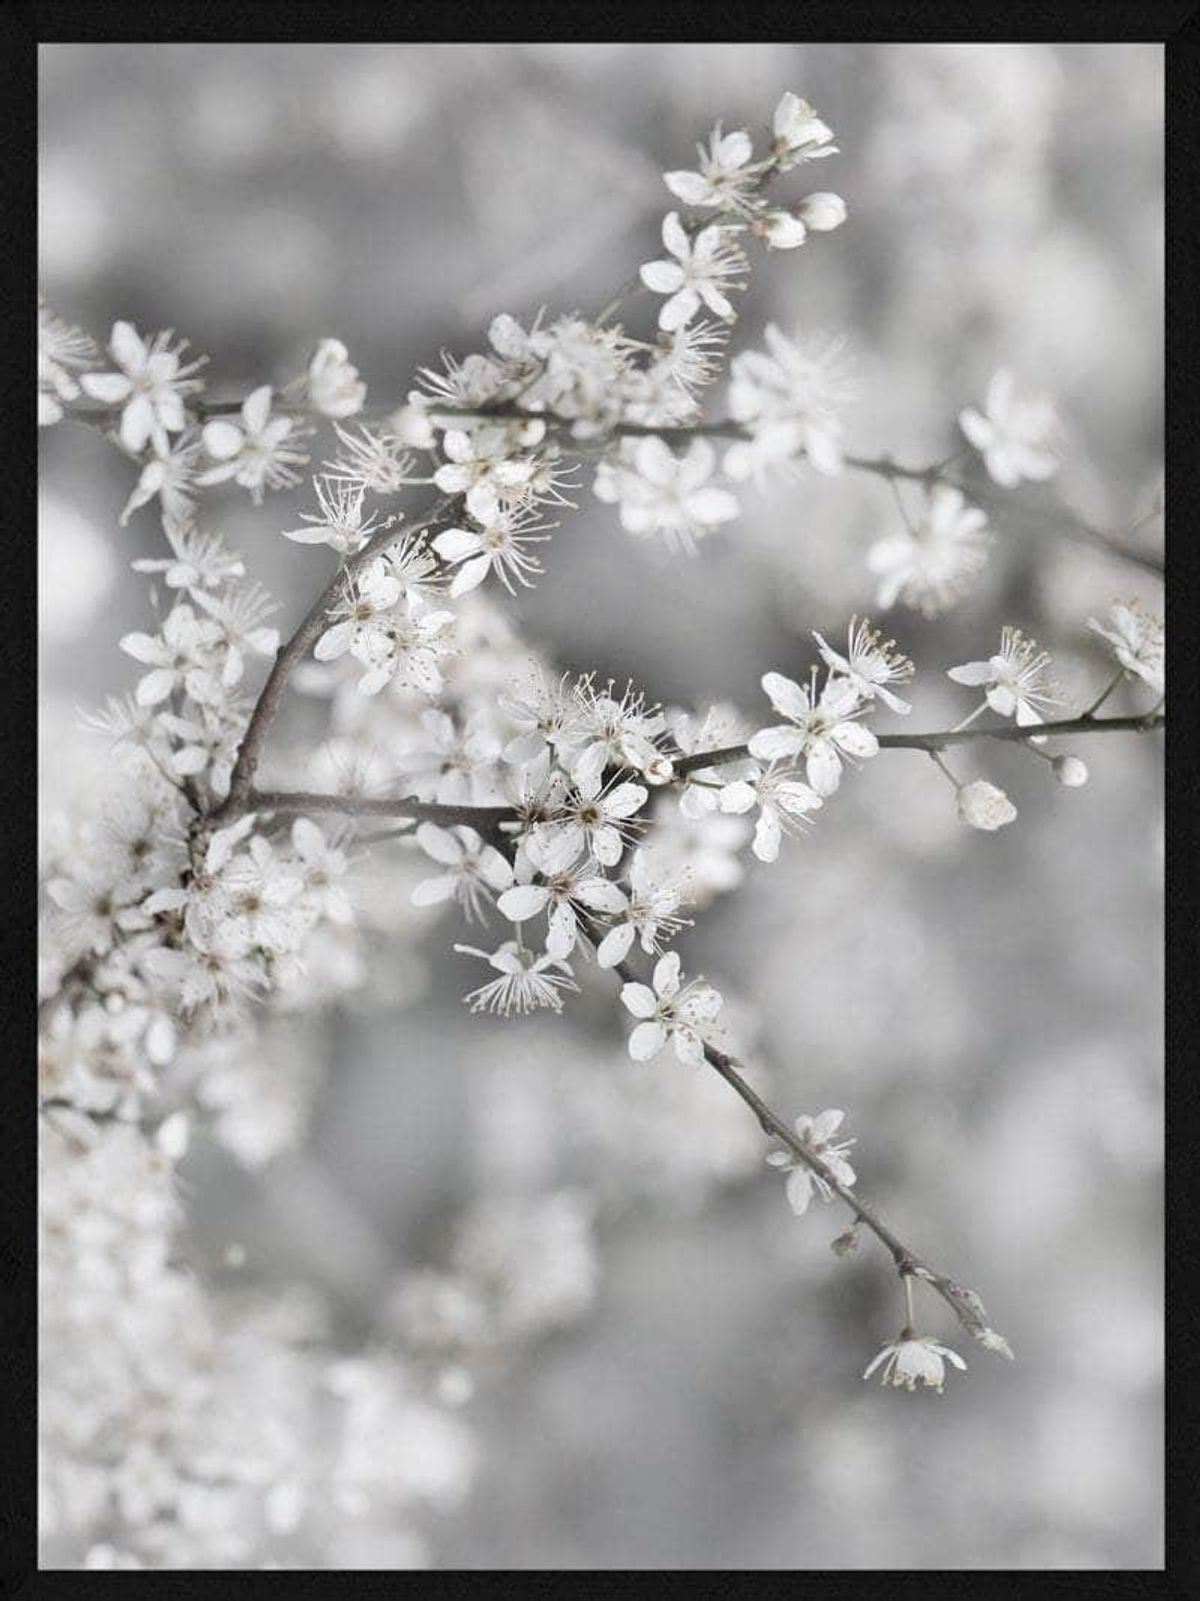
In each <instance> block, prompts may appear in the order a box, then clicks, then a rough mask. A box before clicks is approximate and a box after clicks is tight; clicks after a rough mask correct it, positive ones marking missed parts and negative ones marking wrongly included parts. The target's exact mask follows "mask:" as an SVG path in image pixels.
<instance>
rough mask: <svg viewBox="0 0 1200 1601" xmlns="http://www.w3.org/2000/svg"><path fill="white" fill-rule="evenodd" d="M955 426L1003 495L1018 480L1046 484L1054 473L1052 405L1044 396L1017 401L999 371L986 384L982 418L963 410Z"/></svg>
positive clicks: (1055, 437) (1008, 375) (1013, 387)
mask: <svg viewBox="0 0 1200 1601" xmlns="http://www.w3.org/2000/svg"><path fill="white" fill-rule="evenodd" d="M958 422H959V427H960V428H961V429H962V431H963V433H964V434H966V436H967V438H968V439H969V440H970V441H971V443H972V444H973V445H974V446H975V448H976V450H978V451H979V452H980V453H981V454H982V456H983V461H984V465H985V466H986V468H987V470H988V473H989V475H990V476H991V477H992V478H993V479H994V480H995V481H996V483H998V484H1003V485H1004V487H1005V488H1006V489H1011V488H1012V487H1013V486H1014V485H1015V484H1019V483H1020V482H1021V480H1022V479H1023V478H1029V479H1034V480H1040V479H1046V478H1052V477H1053V476H1054V474H1055V473H1056V472H1057V471H1058V448H1057V446H1058V438H1059V423H1058V418H1057V415H1056V414H1055V410H1054V406H1053V403H1052V402H1051V401H1050V399H1049V398H1048V397H1047V396H1045V395H1036V396H1028V397H1019V396H1018V395H1017V393H1016V381H1015V379H1014V378H1013V375H1012V373H1011V372H1009V371H1007V369H1005V368H1001V369H1000V371H999V372H997V373H995V374H994V375H993V377H992V380H991V382H990V383H989V384H988V388H987V398H986V400H985V402H984V410H983V412H978V411H976V410H975V408H974V407H973V406H967V407H966V408H965V409H964V410H963V411H961V412H959V414H958Z"/></svg>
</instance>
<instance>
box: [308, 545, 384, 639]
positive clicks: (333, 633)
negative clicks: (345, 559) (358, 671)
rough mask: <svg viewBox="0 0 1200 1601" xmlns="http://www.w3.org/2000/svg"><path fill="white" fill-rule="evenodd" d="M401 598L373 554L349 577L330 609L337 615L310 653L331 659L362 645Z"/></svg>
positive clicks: (382, 623) (379, 627)
mask: <svg viewBox="0 0 1200 1601" xmlns="http://www.w3.org/2000/svg"><path fill="white" fill-rule="evenodd" d="M399 600H400V585H399V584H398V583H397V581H396V580H395V578H393V577H392V575H391V573H390V572H389V571H388V567H387V563H386V562H385V561H384V560H383V559H382V557H376V559H375V560H374V561H372V562H369V563H368V564H367V566H366V567H364V568H363V570H362V572H361V573H358V574H357V575H356V576H355V577H354V578H352V579H350V580H349V581H348V582H347V584H346V587H345V589H344V590H343V593H342V595H341V598H340V599H339V600H338V601H337V602H336V604H335V605H334V606H333V607H332V608H331V609H330V613H329V615H330V617H334V618H337V619H338V620H337V621H336V622H334V623H333V624H332V625H331V626H330V627H329V628H327V629H326V630H325V632H324V633H323V634H322V635H321V637H320V638H319V639H318V640H317V643H316V646H315V648H314V650H313V655H314V656H315V657H316V658H317V660H318V661H319V662H328V661H333V660H334V659H335V658H336V657H338V656H343V655H345V653H346V652H347V651H355V653H356V654H357V649H356V647H361V645H362V642H363V640H364V639H365V638H366V637H367V636H368V635H370V634H372V633H375V632H378V631H380V630H381V629H382V628H383V627H384V626H385V624H384V619H386V618H387V617H388V615H389V614H390V613H391V611H392V609H393V607H395V606H396V605H397V604H398V603H399Z"/></svg>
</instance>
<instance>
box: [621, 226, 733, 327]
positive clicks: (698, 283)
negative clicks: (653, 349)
mask: <svg viewBox="0 0 1200 1601" xmlns="http://www.w3.org/2000/svg"><path fill="white" fill-rule="evenodd" d="M662 239H663V244H664V245H665V246H666V247H667V250H668V251H669V252H670V255H671V258H672V259H671V260H669V261H668V260H660V261H648V262H647V263H646V264H645V265H644V266H643V267H642V268H641V270H640V271H641V280H642V282H643V283H644V284H645V286H646V288H647V289H650V290H653V292H654V293H655V294H656V295H666V296H668V297H669V298H668V299H667V300H665V301H664V302H663V305H662V307H661V309H660V310H659V313H658V326H659V327H660V328H661V329H663V331H664V332H665V333H671V332H673V331H674V330H675V329H676V328H682V327H683V325H684V324H685V323H688V322H691V320H692V318H693V317H694V316H695V315H696V313H697V312H698V311H699V310H700V307H701V305H702V304H703V305H705V306H707V307H708V309H709V311H711V312H712V313H713V315H714V316H717V317H720V318H722V319H723V320H724V321H726V322H732V321H733V320H734V318H735V316H736V313H735V312H734V309H733V306H732V304H731V302H730V300H729V298H728V296H727V294H726V293H725V291H726V290H727V289H729V290H734V289H744V288H745V284H744V283H742V282H738V281H737V280H738V279H740V277H741V274H742V273H743V272H744V271H745V267H746V258H745V256H743V254H742V252H741V251H740V250H739V249H738V248H737V246H736V245H735V244H734V243H733V242H732V240H731V239H729V238H728V237H727V231H726V230H725V229H723V228H722V227H720V225H719V224H717V223H710V224H709V226H708V227H707V228H702V229H701V230H700V232H699V233H698V234H697V235H696V237H695V239H694V240H693V239H689V238H688V235H687V231H686V229H685V228H684V226H683V224H682V223H681V222H680V220H679V213H678V212H677V211H669V212H668V213H667V215H666V216H665V217H664V218H663V225H662Z"/></svg>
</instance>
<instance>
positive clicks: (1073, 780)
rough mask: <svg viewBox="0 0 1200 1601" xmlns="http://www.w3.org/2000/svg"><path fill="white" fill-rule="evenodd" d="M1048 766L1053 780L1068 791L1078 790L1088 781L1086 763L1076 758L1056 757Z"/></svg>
mask: <svg viewBox="0 0 1200 1601" xmlns="http://www.w3.org/2000/svg"><path fill="white" fill-rule="evenodd" d="M1050 765H1051V766H1052V767H1053V768H1054V776H1055V778H1057V779H1058V781H1059V783H1060V784H1065V785H1066V787H1067V788H1068V789H1078V788H1079V787H1080V785H1081V784H1086V783H1087V781H1088V770H1087V763H1086V762H1085V761H1083V760H1081V758H1080V757H1078V756H1056V757H1055V758H1054V760H1053V762H1052V763H1051V764H1050Z"/></svg>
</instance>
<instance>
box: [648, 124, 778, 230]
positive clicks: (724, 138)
mask: <svg viewBox="0 0 1200 1601" xmlns="http://www.w3.org/2000/svg"><path fill="white" fill-rule="evenodd" d="M696 150H697V152H698V153H699V157H700V162H699V171H698V172H666V173H664V174H663V182H664V183H665V184H666V186H667V188H668V189H669V190H670V191H671V193H672V194H673V195H675V196H676V197H677V198H678V199H679V200H682V201H683V203H684V205H685V206H719V207H720V208H721V209H722V210H723V211H738V212H743V213H746V212H750V211H753V209H754V207H755V203H756V200H755V194H754V191H755V190H756V188H757V187H758V181H759V178H760V177H761V175H762V169H761V168H759V167H755V166H753V165H752V163H753V161H754V146H753V145H752V144H751V142H750V135H749V134H748V133H747V132H746V131H745V130H744V129H740V128H739V129H738V130H737V131H736V132H734V133H724V134H723V133H722V132H721V125H720V123H718V124H717V126H716V127H715V128H714V129H713V131H712V134H711V135H710V137H709V141H708V149H707V150H706V149H705V148H704V146H703V145H697V146H696Z"/></svg>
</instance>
